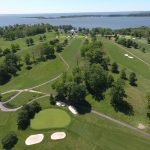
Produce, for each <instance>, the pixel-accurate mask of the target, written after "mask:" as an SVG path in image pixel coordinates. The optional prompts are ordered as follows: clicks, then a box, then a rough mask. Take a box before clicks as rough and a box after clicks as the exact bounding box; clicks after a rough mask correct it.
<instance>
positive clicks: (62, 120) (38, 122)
mask: <svg viewBox="0 0 150 150" xmlns="http://www.w3.org/2000/svg"><path fill="white" fill-rule="evenodd" d="M70 122H71V118H70V116H69V115H68V113H67V112H65V111H63V110H61V109H54V108H51V109H45V110H43V111H41V112H39V113H38V114H36V115H35V118H34V119H32V120H31V125H30V126H31V128H32V129H35V130H41V129H51V128H63V127H66V126H67V125H69V124H70Z"/></svg>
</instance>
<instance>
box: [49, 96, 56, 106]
mask: <svg viewBox="0 0 150 150" xmlns="http://www.w3.org/2000/svg"><path fill="white" fill-rule="evenodd" d="M49 101H50V104H51V105H55V104H56V101H55V98H54V96H53V95H52V94H51V95H50V97H49Z"/></svg>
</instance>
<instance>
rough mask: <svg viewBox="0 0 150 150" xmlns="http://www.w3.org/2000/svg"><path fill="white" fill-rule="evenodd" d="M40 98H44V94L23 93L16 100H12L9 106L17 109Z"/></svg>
mask: <svg viewBox="0 0 150 150" xmlns="http://www.w3.org/2000/svg"><path fill="white" fill-rule="evenodd" d="M40 96H42V94H39V93H30V92H23V93H21V94H20V95H18V96H17V97H16V98H15V99H14V100H12V101H11V102H10V103H9V104H10V105H12V106H15V107H20V106H22V105H25V104H26V103H28V102H30V101H31V100H33V99H36V98H38V97H40Z"/></svg>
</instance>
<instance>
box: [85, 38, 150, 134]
mask: <svg viewBox="0 0 150 150" xmlns="http://www.w3.org/2000/svg"><path fill="white" fill-rule="evenodd" d="M101 40H102V41H103V43H104V48H105V50H106V53H107V55H108V56H109V57H110V59H111V62H114V61H115V62H117V63H118V64H119V70H121V69H122V68H126V72H127V77H129V74H130V73H131V72H135V73H136V74H137V78H138V82H137V84H138V86H137V87H132V86H130V85H129V82H128V81H126V85H125V90H126V94H127V95H128V97H127V99H126V101H128V103H129V104H131V105H132V106H133V111H134V115H133V116H128V115H125V114H124V113H121V112H116V111H115V110H114V108H113V107H112V106H111V104H110V94H109V93H110V92H109V91H107V92H106V93H105V99H104V100H103V101H100V102H96V101H95V100H94V98H93V97H92V96H90V95H89V96H88V97H87V100H88V101H89V103H90V104H92V106H93V109H96V110H98V111H101V112H103V113H105V114H107V115H109V116H112V117H114V118H116V119H119V120H123V121H125V122H128V123H130V124H133V125H134V126H136V127H137V126H138V124H139V123H143V124H144V125H145V126H147V127H148V128H147V129H146V131H148V132H150V130H149V123H150V122H149V120H148V118H147V116H146V114H147V111H148V110H147V106H148V104H147V100H146V98H145V97H146V93H147V92H148V90H149V88H148V87H149V85H150V80H149V77H150V72H149V70H150V68H149V67H148V66H147V65H146V64H144V63H143V62H141V61H140V60H139V59H137V58H134V59H129V58H127V57H125V56H124V54H125V53H126V52H125V50H124V48H121V47H120V46H118V45H116V44H115V43H114V42H113V41H109V40H106V39H101ZM133 57H134V56H133ZM114 76H115V78H119V74H118V75H115V74H114Z"/></svg>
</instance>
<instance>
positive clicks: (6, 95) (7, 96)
mask: <svg viewBox="0 0 150 150" xmlns="http://www.w3.org/2000/svg"><path fill="white" fill-rule="evenodd" d="M17 93H18V92H16V91H14V92H10V93H6V94H3V95H2V102H6V101H8V100H9V99H10V98H11V97H13V96H15V95H16V94H17Z"/></svg>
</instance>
